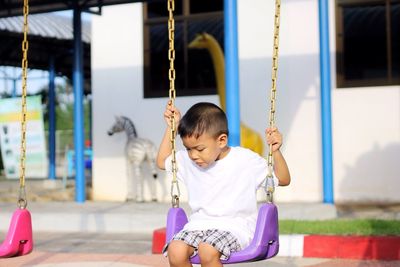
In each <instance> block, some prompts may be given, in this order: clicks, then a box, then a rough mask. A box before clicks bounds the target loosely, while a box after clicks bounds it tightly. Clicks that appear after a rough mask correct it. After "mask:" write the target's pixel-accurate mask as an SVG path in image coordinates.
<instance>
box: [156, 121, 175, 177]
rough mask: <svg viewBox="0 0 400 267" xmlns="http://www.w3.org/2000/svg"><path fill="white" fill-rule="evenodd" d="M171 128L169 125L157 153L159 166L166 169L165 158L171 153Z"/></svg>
mask: <svg viewBox="0 0 400 267" xmlns="http://www.w3.org/2000/svg"><path fill="white" fill-rule="evenodd" d="M170 131H171V130H170V128H169V126H168V127H167V129H166V130H165V133H164V137H163V139H162V141H161V144H160V147H159V149H158V154H157V167H158V168H160V169H162V170H165V160H166V159H167V158H168V157H169V155H171V153H172V149H171V141H170Z"/></svg>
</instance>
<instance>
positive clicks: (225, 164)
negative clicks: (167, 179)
mask: <svg viewBox="0 0 400 267" xmlns="http://www.w3.org/2000/svg"><path fill="white" fill-rule="evenodd" d="M176 162H177V168H178V173H177V178H178V180H180V181H182V182H183V183H184V184H185V185H186V187H187V191H188V195H189V206H190V207H191V209H192V214H191V215H190V217H189V222H188V223H187V224H186V225H185V227H184V230H206V229H220V230H224V231H229V232H231V233H232V234H233V235H234V236H235V237H236V238H237V239H238V241H239V243H240V245H241V247H242V248H245V247H246V246H247V245H248V244H249V243H250V241H251V240H252V238H253V235H254V231H255V228H256V221H257V213H258V208H257V199H256V190H257V188H258V187H259V186H260V185H261V184H262V183H263V182H264V180H265V177H266V176H267V174H268V165H267V161H266V160H265V159H264V158H262V157H260V156H259V155H258V154H257V153H255V152H253V151H251V150H249V149H246V148H242V147H231V149H230V151H229V153H228V154H227V155H226V156H225V157H224V158H223V159H221V160H218V161H216V162H215V163H214V164H212V165H211V166H209V167H207V168H201V167H199V166H197V165H196V164H195V163H194V162H193V161H192V160H191V159H190V158H189V155H188V152H187V151H186V150H181V151H178V152H177V153H176ZM165 167H166V170H167V171H168V172H169V173H171V157H168V158H167V159H166V161H165ZM274 184H275V185H276V186H277V185H278V179H277V178H276V177H275V176H274Z"/></svg>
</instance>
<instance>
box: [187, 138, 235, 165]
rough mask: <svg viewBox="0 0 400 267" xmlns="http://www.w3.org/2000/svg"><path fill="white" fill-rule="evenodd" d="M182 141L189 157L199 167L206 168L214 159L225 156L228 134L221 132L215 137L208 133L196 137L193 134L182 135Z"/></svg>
mask: <svg viewBox="0 0 400 267" xmlns="http://www.w3.org/2000/svg"><path fill="white" fill-rule="evenodd" d="M182 142H183V145H184V146H185V147H186V150H187V152H188V154H189V157H190V159H191V160H193V162H194V163H196V164H197V165H198V166H199V167H201V168H207V167H209V166H210V165H211V164H212V163H214V162H215V161H216V160H219V159H221V158H223V157H224V156H225V154H226V153H225V148H226V145H227V142H228V136H227V135H226V134H221V135H220V136H218V137H216V138H215V137H212V136H210V135H208V134H202V135H200V136H199V137H198V138H196V137H195V136H191V137H184V138H182Z"/></svg>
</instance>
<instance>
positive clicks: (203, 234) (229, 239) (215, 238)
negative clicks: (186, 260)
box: [163, 229, 241, 260]
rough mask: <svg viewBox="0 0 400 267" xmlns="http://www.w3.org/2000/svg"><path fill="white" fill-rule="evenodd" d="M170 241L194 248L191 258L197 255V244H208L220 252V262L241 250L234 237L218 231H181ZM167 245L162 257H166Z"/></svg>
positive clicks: (228, 233)
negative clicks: (176, 241) (180, 242)
mask: <svg viewBox="0 0 400 267" xmlns="http://www.w3.org/2000/svg"><path fill="white" fill-rule="evenodd" d="M172 240H180V241H183V242H185V243H186V244H188V245H189V246H192V247H194V253H193V255H192V256H191V257H194V256H196V255H197V252H198V249H199V244H200V243H201V242H204V243H207V244H210V245H211V246H213V247H214V248H215V249H216V250H218V251H219V252H221V257H220V259H221V260H227V259H228V258H229V256H230V255H231V252H235V251H239V250H241V247H240V244H239V242H238V240H237V239H236V237H234V236H233V235H232V234H231V233H230V232H227V231H222V230H218V229H210V230H202V231H200V230H199V231H186V230H182V231H180V232H179V233H177V234H176V235H174V237H173V238H172ZM172 240H171V241H172ZM168 244H169V243H168ZM168 244H166V245H165V247H164V249H163V254H164V256H167V249H168Z"/></svg>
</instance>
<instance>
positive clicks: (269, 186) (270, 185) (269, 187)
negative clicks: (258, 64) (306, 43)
mask: <svg viewBox="0 0 400 267" xmlns="http://www.w3.org/2000/svg"><path fill="white" fill-rule="evenodd" d="M280 11H281V1H280V0H275V21H274V44H273V53H272V54H273V55H272V74H271V76H272V77H271V78H272V86H271V92H270V103H271V107H270V110H269V127H274V126H275V102H276V82H277V74H278V52H279V26H280V24H279V23H280ZM267 161H268V175H267V179H266V185H265V191H266V193H267V201H268V202H270V203H272V202H273V194H274V191H275V185H274V179H273V175H272V172H273V158H272V144H270V145H269V152H268V160H267Z"/></svg>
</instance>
